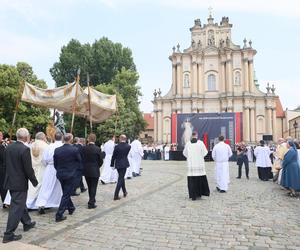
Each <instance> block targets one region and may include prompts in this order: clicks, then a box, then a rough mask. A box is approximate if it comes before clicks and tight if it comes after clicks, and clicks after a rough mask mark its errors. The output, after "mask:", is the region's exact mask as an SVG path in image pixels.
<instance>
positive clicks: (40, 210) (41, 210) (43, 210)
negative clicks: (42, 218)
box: [38, 207, 46, 214]
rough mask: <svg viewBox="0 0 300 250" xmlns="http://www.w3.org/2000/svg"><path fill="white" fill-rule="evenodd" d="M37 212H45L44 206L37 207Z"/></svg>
mask: <svg viewBox="0 0 300 250" xmlns="http://www.w3.org/2000/svg"><path fill="white" fill-rule="evenodd" d="M38 212H39V214H45V213H46V212H45V208H44V207H39V210H38Z"/></svg>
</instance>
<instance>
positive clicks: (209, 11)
mask: <svg viewBox="0 0 300 250" xmlns="http://www.w3.org/2000/svg"><path fill="white" fill-rule="evenodd" d="M212 10H213V8H212V7H211V6H209V8H208V13H209V16H211V15H212Z"/></svg>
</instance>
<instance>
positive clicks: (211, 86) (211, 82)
mask: <svg viewBox="0 0 300 250" xmlns="http://www.w3.org/2000/svg"><path fill="white" fill-rule="evenodd" d="M207 90H208V91H214V90H216V76H215V75H214V74H210V75H208V78H207Z"/></svg>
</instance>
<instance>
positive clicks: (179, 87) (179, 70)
mask: <svg viewBox="0 0 300 250" xmlns="http://www.w3.org/2000/svg"><path fill="white" fill-rule="evenodd" d="M176 73H177V77H176V82H177V93H176V94H177V95H178V96H182V65H181V63H180V62H178V63H177V72H176Z"/></svg>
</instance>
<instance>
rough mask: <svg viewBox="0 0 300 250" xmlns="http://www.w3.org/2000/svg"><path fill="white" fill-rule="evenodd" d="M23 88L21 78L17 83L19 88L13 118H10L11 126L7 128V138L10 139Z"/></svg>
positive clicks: (23, 84)
mask: <svg viewBox="0 0 300 250" xmlns="http://www.w3.org/2000/svg"><path fill="white" fill-rule="evenodd" d="M24 88H25V81H24V79H23V80H21V82H20V84H19V90H18V95H17V100H16V107H15V111H14V116H13V119H12V124H11V127H10V129H9V140H10V141H11V140H12V131H13V128H14V126H15V122H16V116H17V112H18V109H19V104H20V99H21V97H22V93H23V91H24Z"/></svg>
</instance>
